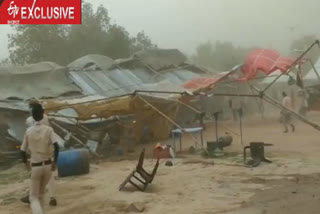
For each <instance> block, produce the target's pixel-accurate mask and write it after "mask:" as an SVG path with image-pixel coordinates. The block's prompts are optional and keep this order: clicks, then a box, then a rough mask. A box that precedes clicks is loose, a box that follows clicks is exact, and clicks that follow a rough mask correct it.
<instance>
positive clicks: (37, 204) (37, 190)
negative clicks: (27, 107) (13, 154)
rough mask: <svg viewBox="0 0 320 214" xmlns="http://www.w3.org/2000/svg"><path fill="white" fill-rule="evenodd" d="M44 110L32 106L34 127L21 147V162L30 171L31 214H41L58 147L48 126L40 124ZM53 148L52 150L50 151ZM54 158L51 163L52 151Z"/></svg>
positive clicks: (37, 105)
mask: <svg viewBox="0 0 320 214" xmlns="http://www.w3.org/2000/svg"><path fill="white" fill-rule="evenodd" d="M43 114H44V110H43V108H42V106H41V105H40V104H34V105H33V108H32V117H33V119H34V120H35V121H36V122H35V125H34V126H32V127H30V128H28V129H27V131H26V133H25V136H24V140H23V143H22V145H21V155H22V160H23V162H24V163H25V165H26V168H27V170H28V171H31V184H30V202H31V209H32V213H33V214H43V200H44V194H45V188H46V185H47V184H48V182H49V180H50V178H51V174H52V171H55V170H56V168H57V160H58V155H59V145H58V143H57V140H56V134H55V133H54V131H53V129H52V128H51V127H49V126H46V125H43V124H41V120H43ZM52 147H53V149H52ZM53 150H54V158H53V161H52V151H53ZM27 151H29V152H30V155H31V158H30V163H28V162H27V153H26V152H27Z"/></svg>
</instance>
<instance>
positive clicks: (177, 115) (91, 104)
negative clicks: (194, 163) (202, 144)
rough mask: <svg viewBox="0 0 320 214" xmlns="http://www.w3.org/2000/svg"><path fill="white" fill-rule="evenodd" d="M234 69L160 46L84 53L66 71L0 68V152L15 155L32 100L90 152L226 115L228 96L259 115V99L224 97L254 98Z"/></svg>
mask: <svg viewBox="0 0 320 214" xmlns="http://www.w3.org/2000/svg"><path fill="white" fill-rule="evenodd" d="M240 68H241V66H236V67H235V68H234V69H232V70H231V71H228V72H219V73H217V72H213V71H211V70H209V69H206V68H203V67H200V66H197V65H195V64H192V63H190V62H188V60H187V58H186V57H185V56H184V55H183V54H182V53H181V52H180V51H178V50H161V49H157V50H147V51H141V52H138V53H136V54H135V55H133V56H132V57H131V58H129V59H119V60H112V59H110V58H108V57H106V56H101V55H87V56H84V57H82V58H80V59H77V60H75V61H74V62H71V63H70V64H69V65H67V66H65V67H64V66H60V65H57V64H55V63H52V62H40V63H37V64H33V65H27V66H21V67H19V66H18V67H7V68H0V76H1V78H0V83H1V84H0V90H1V94H0V99H1V102H0V108H1V112H0V117H1V119H2V120H1V125H0V128H1V130H0V131H1V135H0V149H1V148H2V150H5V151H10V150H15V146H16V145H19V142H21V141H22V137H23V134H24V132H25V129H26V127H25V119H26V118H27V116H29V112H28V104H27V101H28V100H29V99H31V98H37V99H41V100H42V101H43V104H44V106H45V109H46V112H47V114H49V115H50V117H52V118H54V123H53V127H54V128H55V131H56V132H57V133H58V134H59V135H60V136H61V137H62V138H63V139H65V140H66V141H68V144H67V145H68V146H72V147H78V146H81V147H83V146H84V147H88V148H89V149H91V150H93V151H96V148H97V146H99V145H101V144H102V143H107V144H130V143H131V144H132V143H147V142H152V141H157V140H164V139H166V138H168V137H169V136H170V133H171V130H172V129H174V128H175V127H178V128H185V127H190V126H192V125H193V124H194V123H195V122H196V121H200V119H201V117H203V115H206V116H205V117H206V118H207V119H212V114H213V113H215V112H224V113H225V111H226V109H228V108H229V107H230V106H229V100H230V99H232V101H233V105H238V106H241V107H242V108H244V109H245V111H247V112H251V113H252V112H261V111H262V109H261V105H262V103H261V102H260V101H259V99H258V97H252V98H250V97H249V98H248V97H245V96H243V97H241V99H239V97H237V96H231V97H232V98H230V96H228V95H231V94H232V95H237V94H238V95H243V94H247V95H248V94H252V93H253V92H252V88H250V87H249V85H248V84H247V82H246V81H241V78H240V76H241V74H242V72H241V70H240ZM277 68H278V67H277ZM247 74H248V73H247ZM255 75H257V74H255ZM255 75H253V74H252V73H250V74H249V76H247V77H250V78H254V76H255ZM265 76H266V75H265ZM254 81H255V82H256V83H257V84H258V85H263V84H264V82H263V79H260V78H257V79H256V80H254ZM213 91H214V93H213ZM212 93H213V94H214V95H213V96H211V95H209V94H212ZM236 103H237V104H236ZM227 111H228V110H227ZM202 119H203V118H202ZM160 127H161V128H160ZM92 145H93V146H92Z"/></svg>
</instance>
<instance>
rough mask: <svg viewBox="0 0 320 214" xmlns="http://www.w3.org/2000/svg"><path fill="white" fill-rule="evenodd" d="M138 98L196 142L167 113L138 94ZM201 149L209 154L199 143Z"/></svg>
mask: <svg viewBox="0 0 320 214" xmlns="http://www.w3.org/2000/svg"><path fill="white" fill-rule="evenodd" d="M138 97H139V99H140V100H142V101H143V102H144V103H145V104H147V105H148V106H150V107H151V108H152V109H153V110H155V111H156V112H158V113H159V114H160V115H161V116H163V117H164V118H166V119H167V120H168V121H169V122H170V123H172V124H173V125H175V126H176V127H178V128H179V129H180V130H181V132H182V133H186V134H189V135H190V136H191V137H192V138H193V140H194V141H195V142H196V144H199V143H198V140H197V139H196V138H195V137H194V136H193V135H192V134H190V133H188V132H186V131H185V129H184V128H182V127H181V126H180V125H179V124H178V123H176V122H175V121H173V120H172V119H171V118H170V117H168V116H167V115H165V114H164V113H162V112H161V111H160V110H159V109H157V108H156V107H155V106H154V105H152V104H151V103H150V102H148V101H147V100H145V99H144V98H143V97H141V96H140V95H138ZM200 146H201V147H202V149H203V150H204V151H205V152H206V153H207V154H209V152H208V150H207V149H206V148H204V146H202V145H201V143H200Z"/></svg>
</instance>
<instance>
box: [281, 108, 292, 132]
mask: <svg viewBox="0 0 320 214" xmlns="http://www.w3.org/2000/svg"><path fill="white" fill-rule="evenodd" d="M282 116H283V125H284V130H285V131H288V125H290V126H291V127H292V128H293V127H294V124H293V122H292V116H291V113H288V112H286V113H283V114H282Z"/></svg>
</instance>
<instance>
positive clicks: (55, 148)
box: [53, 143, 59, 163]
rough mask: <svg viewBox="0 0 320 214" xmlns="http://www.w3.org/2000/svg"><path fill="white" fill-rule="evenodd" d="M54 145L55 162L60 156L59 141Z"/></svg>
mask: <svg viewBox="0 0 320 214" xmlns="http://www.w3.org/2000/svg"><path fill="white" fill-rule="evenodd" d="M53 147H54V156H53V161H54V162H55V163H57V162H58V156H59V145H58V143H54V144H53Z"/></svg>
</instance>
